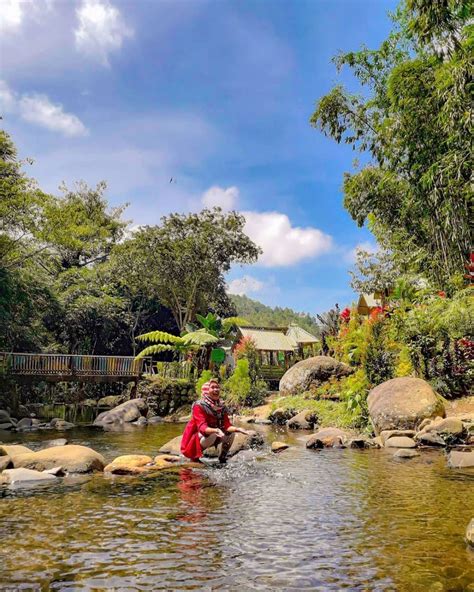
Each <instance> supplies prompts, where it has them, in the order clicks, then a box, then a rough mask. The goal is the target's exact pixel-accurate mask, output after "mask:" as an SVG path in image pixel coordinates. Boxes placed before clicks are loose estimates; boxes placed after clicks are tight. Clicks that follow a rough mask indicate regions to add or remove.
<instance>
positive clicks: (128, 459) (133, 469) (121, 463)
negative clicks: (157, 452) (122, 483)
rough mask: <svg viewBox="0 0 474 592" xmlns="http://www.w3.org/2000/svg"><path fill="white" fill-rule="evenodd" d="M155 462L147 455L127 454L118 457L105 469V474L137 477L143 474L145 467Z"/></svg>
mask: <svg viewBox="0 0 474 592" xmlns="http://www.w3.org/2000/svg"><path fill="white" fill-rule="evenodd" d="M152 462H153V459H152V458H151V456H146V455H145V454H125V455H123V456H118V457H117V458H115V459H114V460H113V461H112V462H111V463H109V464H108V465H107V466H106V467H105V468H104V473H112V474H114V475H137V474H140V473H142V472H143V467H144V466H145V465H147V464H150V463H152Z"/></svg>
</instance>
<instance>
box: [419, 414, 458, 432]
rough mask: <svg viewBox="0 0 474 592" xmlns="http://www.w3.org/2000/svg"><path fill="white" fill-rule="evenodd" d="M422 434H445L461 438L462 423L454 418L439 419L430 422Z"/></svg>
mask: <svg viewBox="0 0 474 592" xmlns="http://www.w3.org/2000/svg"><path fill="white" fill-rule="evenodd" d="M422 431H423V432H437V433H438V434H446V435H449V436H461V435H462V434H463V432H464V425H463V422H462V421H461V420H460V419H458V418H456V417H446V418H445V419H442V418H440V419H439V420H435V421H432V422H430V423H429V424H428V425H427V426H426V427H425V428H424V429H423V430H422Z"/></svg>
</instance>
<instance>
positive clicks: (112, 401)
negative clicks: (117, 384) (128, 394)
mask: <svg viewBox="0 0 474 592" xmlns="http://www.w3.org/2000/svg"><path fill="white" fill-rule="evenodd" d="M124 402H125V396H124V395H108V396H107V397H102V398H101V399H99V400H98V401H97V405H98V406H99V407H108V408H109V409H113V408H114V407H118V406H119V405H121V404H122V403H124Z"/></svg>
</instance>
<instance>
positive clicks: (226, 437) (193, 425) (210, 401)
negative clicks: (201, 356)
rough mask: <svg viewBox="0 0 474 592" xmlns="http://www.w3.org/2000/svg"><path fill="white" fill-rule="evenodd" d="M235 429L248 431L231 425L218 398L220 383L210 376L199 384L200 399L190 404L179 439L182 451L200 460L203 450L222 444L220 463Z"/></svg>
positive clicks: (243, 432) (230, 444) (245, 432)
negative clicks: (188, 417) (186, 422)
mask: <svg viewBox="0 0 474 592" xmlns="http://www.w3.org/2000/svg"><path fill="white" fill-rule="evenodd" d="M237 432H238V433H240V434H246V435H247V434H248V432H247V431H246V430H243V429H241V428H238V427H236V426H233V425H232V424H231V422H230V420H229V415H228V413H227V410H226V408H225V405H224V402H223V401H222V400H221V398H220V386H219V383H218V382H217V380H214V379H211V380H209V382H206V383H205V384H203V385H202V389H201V399H199V401H196V402H195V403H194V404H193V408H192V412H191V419H190V421H189V422H188V424H187V425H186V427H185V429H184V433H183V438H182V440H181V452H182V453H183V454H184V456H186V457H187V458H190V459H191V460H193V461H199V459H200V458H201V457H202V455H203V451H204V450H206V449H207V448H210V447H211V446H216V447H217V446H218V445H219V444H222V447H221V452H220V455H219V462H221V463H225V462H226V460H227V453H228V452H229V449H230V447H231V446H232V442H233V440H234V435H235V434H236V433H237Z"/></svg>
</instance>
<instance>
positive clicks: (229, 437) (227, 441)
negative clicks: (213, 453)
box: [219, 433, 235, 463]
mask: <svg viewBox="0 0 474 592" xmlns="http://www.w3.org/2000/svg"><path fill="white" fill-rule="evenodd" d="M234 438H235V433H232V434H226V435H225V436H224V438H223V439H222V447H221V453H220V454H219V461H220V462H221V463H225V462H226V460H227V453H228V452H229V450H230V447H231V446H232V442H233V441H234Z"/></svg>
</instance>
